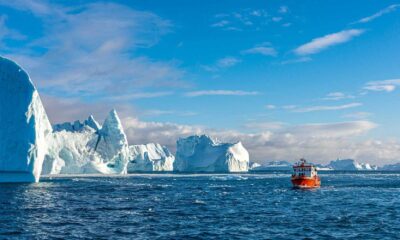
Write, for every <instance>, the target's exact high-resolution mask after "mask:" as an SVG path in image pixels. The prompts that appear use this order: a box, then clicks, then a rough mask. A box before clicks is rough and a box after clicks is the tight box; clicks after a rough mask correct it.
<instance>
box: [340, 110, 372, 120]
mask: <svg viewBox="0 0 400 240" xmlns="http://www.w3.org/2000/svg"><path fill="white" fill-rule="evenodd" d="M371 115H372V114H371V113H369V112H353V113H348V114H345V115H343V117H344V118H353V119H367V118H368V117H370V116H371Z"/></svg>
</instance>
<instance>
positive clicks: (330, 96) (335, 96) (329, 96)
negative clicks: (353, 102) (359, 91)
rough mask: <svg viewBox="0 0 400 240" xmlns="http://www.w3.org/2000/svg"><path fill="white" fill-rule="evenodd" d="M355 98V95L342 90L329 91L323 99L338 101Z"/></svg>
mask: <svg viewBox="0 0 400 240" xmlns="http://www.w3.org/2000/svg"><path fill="white" fill-rule="evenodd" d="M352 98H355V97H354V96H353V95H349V94H346V93H342V92H331V93H328V94H327V95H326V96H325V97H324V98H323V100H332V101H337V100H343V99H352Z"/></svg>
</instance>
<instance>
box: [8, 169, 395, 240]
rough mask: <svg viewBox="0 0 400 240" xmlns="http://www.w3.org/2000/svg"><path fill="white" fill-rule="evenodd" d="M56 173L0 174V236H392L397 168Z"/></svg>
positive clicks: (258, 237) (150, 237) (25, 237)
mask: <svg viewBox="0 0 400 240" xmlns="http://www.w3.org/2000/svg"><path fill="white" fill-rule="evenodd" d="M321 177H322V187H321V188H319V189H315V190H295V189H292V188H291V185H290V181H289V178H290V174H289V173H262V174H216V175H213V174H194V175H173V174H143V175H129V176H124V177H67V178H64V177H56V178H46V179H43V180H42V182H40V183H37V184H0V239H49V238H55V239H78V238H79V239H81V238H83V239H92V238H94V239H399V237H400V173H390V174H388V173H334V174H332V173H329V174H322V175H321Z"/></svg>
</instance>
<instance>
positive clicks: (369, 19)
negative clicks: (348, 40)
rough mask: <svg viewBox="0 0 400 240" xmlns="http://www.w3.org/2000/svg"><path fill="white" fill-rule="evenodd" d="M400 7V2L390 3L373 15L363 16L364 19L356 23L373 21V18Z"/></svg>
mask: <svg viewBox="0 0 400 240" xmlns="http://www.w3.org/2000/svg"><path fill="white" fill-rule="evenodd" d="M399 7H400V4H393V5H390V6H389V7H387V8H384V9H382V10H380V11H379V12H377V13H375V14H373V15H371V16H368V17H365V18H362V19H360V20H358V21H357V22H356V23H367V22H370V21H372V20H374V19H376V18H378V17H381V16H382V15H385V14H388V13H391V12H393V11H395V10H397V8H399Z"/></svg>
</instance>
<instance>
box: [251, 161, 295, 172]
mask: <svg viewBox="0 0 400 240" xmlns="http://www.w3.org/2000/svg"><path fill="white" fill-rule="evenodd" d="M292 165H293V164H292V163H290V162H287V161H271V162H267V163H264V164H259V163H252V165H251V167H250V170H251V171H290V170H292Z"/></svg>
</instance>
